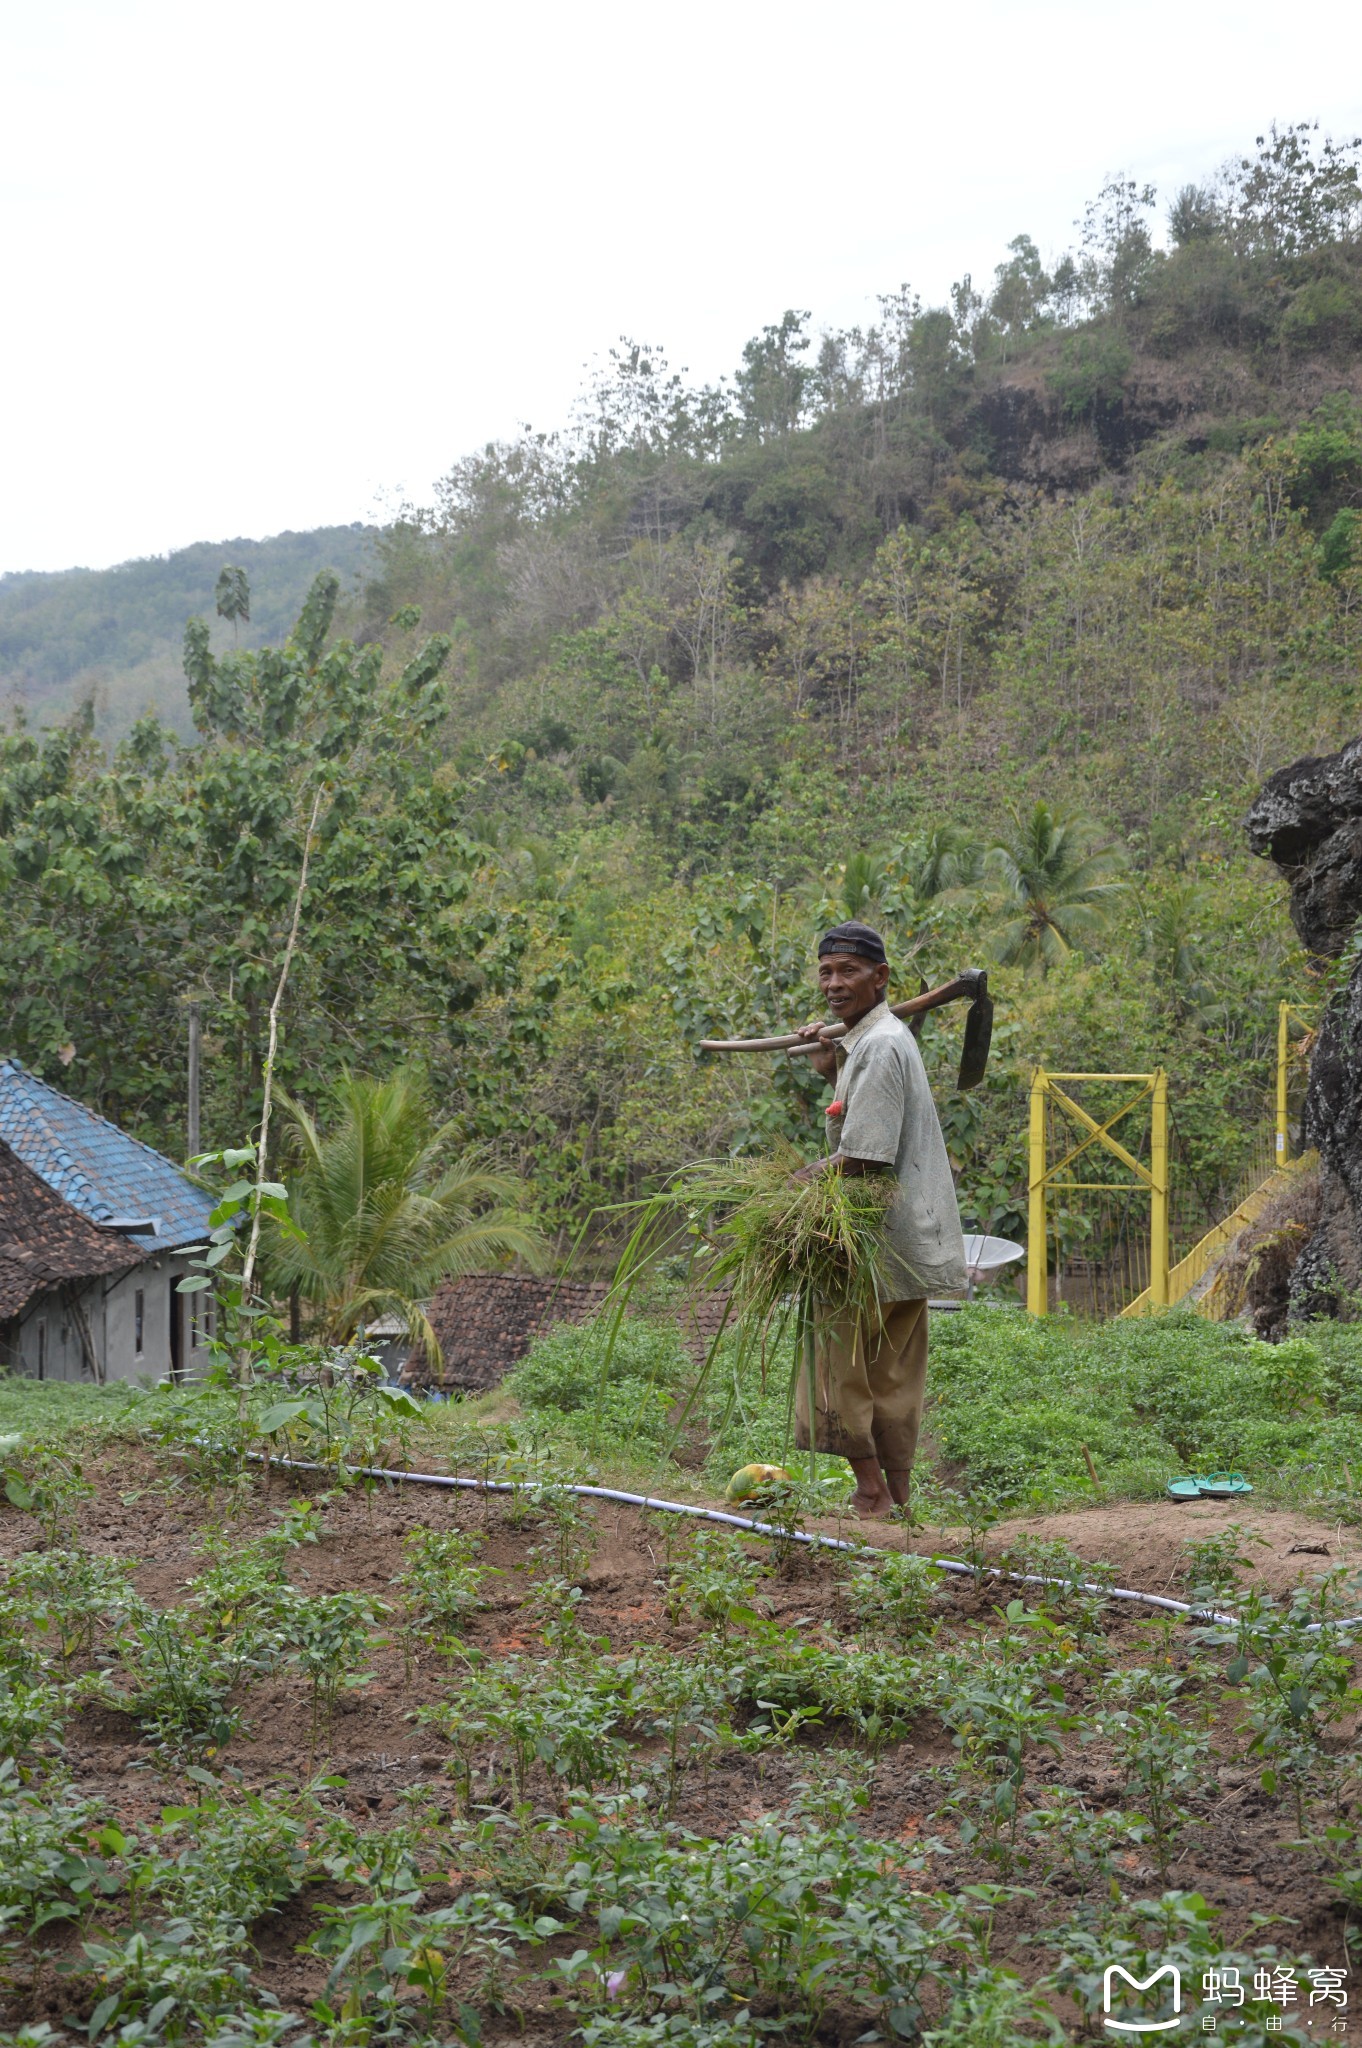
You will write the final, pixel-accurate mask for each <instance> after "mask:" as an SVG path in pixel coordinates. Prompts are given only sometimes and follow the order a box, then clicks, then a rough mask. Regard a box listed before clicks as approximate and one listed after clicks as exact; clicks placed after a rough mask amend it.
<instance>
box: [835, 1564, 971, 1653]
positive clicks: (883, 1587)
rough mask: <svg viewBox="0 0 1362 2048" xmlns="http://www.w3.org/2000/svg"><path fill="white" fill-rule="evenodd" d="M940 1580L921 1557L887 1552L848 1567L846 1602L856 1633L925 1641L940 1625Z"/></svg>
mask: <svg viewBox="0 0 1362 2048" xmlns="http://www.w3.org/2000/svg"><path fill="white" fill-rule="evenodd" d="M945 1579H946V1575H945V1573H944V1572H942V1571H938V1570H937V1568H936V1567H935V1566H934V1565H932V1564H929V1563H928V1561H927V1559H926V1558H923V1557H914V1556H913V1555H912V1554H911V1553H910V1552H906V1551H901V1550H886V1551H884V1552H883V1553H882V1554H881V1555H880V1556H879V1557H878V1558H877V1559H876V1560H875V1561H874V1562H873V1563H872V1562H869V1561H867V1562H866V1563H864V1564H857V1565H854V1566H853V1567H852V1570H851V1573H850V1576H849V1577H848V1579H847V1581H846V1585H845V1588H844V1591H845V1596H846V1603H847V1606H848V1607H849V1608H850V1609H851V1612H852V1614H853V1615H854V1616H855V1618H856V1622H857V1624H858V1626H859V1627H860V1628H862V1629H864V1630H868V1631H874V1632H876V1633H883V1634H886V1635H890V1636H893V1637H896V1638H897V1639H898V1640H899V1641H900V1642H919V1643H920V1642H924V1641H928V1640H930V1638H931V1636H932V1634H933V1632H934V1631H935V1629H936V1627H937V1625H938V1623H939V1621H940V1618H941V1611H942V1600H941V1589H942V1587H943V1585H944V1584H945Z"/></svg>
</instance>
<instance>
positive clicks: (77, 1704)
mask: <svg viewBox="0 0 1362 2048" xmlns="http://www.w3.org/2000/svg"><path fill="white" fill-rule="evenodd" d="M167 1398H170V1399H171V1400H172V1403H173V1397H167ZM142 1406H144V1407H151V1408H156V1409H157V1410H158V1412H160V1410H161V1403H160V1402H159V1401H158V1402H155V1403H153V1402H150V1401H148V1402H145V1403H143V1404H142ZM133 1412H134V1413H135V1412H136V1404H134V1411H133ZM422 1434H423V1435H424V1431H423V1432H422ZM476 1434H477V1432H476V1431H475V1430H472V1429H466V1430H464V1431H463V1432H462V1433H461V1435H460V1437H459V1439H458V1441H459V1444H460V1446H461V1452H460V1457H459V1462H460V1463H461V1464H462V1466H463V1469H464V1470H466V1471H468V1470H471V1469H472V1468H473V1466H474V1464H475V1463H476V1457H475V1454H474V1451H473V1448H472V1444H473V1439H474V1438H475V1436H476ZM486 1434H487V1438H488V1443H487V1448H486V1455H485V1458H484V1461H483V1471H484V1473H485V1472H486V1471H487V1470H488V1469H489V1468H490V1469H495V1468H496V1467H497V1461H498V1459H499V1458H500V1459H501V1461H502V1464H501V1469H507V1467H506V1464H505V1453H504V1452H498V1451H497V1450H496V1443H497V1437H496V1433H495V1432H492V1431H488V1432H487V1433H486ZM159 1436H160V1438H161V1440H160V1441H157V1439H156V1437H154V1436H151V1435H145V1434H144V1435H134V1434H133V1433H132V1431H131V1429H130V1428H129V1426H128V1425H127V1424H124V1425H122V1426H121V1429H120V1431H118V1432H112V1433H111V1432H109V1431H107V1430H106V1431H104V1432H103V1433H100V1432H97V1431H96V1430H95V1429H94V1428H93V1427H92V1426H90V1425H88V1424H87V1425H84V1426H83V1427H82V1428H81V1429H80V1430H78V1431H76V1432H73V1433H68V1434H67V1435H65V1436H63V1437H54V1438H53V1439H52V1441H51V1444H50V1446H49V1447H48V1448H46V1449H44V1448H42V1447H41V1446H39V1447H36V1448H35V1447H34V1446H33V1445H31V1444H25V1445H23V1446H20V1447H19V1448H18V1449H17V1450H16V1449H12V1450H11V1451H10V1452H9V1454H8V1465H7V1482H8V1492H7V1498H6V1502H5V1505H4V1506H3V1508H0V1551H2V1552H3V1556H4V1560H5V1563H4V1578H3V1606H2V1607H0V1667H2V1676H0V1721H2V1723H3V1734H2V1736H0V1741H2V1742H3V1749H4V1754H5V1761H4V1763H3V1766H0V1916H2V1921H3V1944H4V1946H3V1954H2V1955H0V2013H3V2019H2V2020H0V2026H3V2027H6V2028H8V2030H9V2032H8V2034H7V2035H6V2036H5V2038H6V2039H17V2040H20V2041H22V2042H23V2043H25V2044H26V2048H28V2044H34V2043H38V2042H44V2041H53V2040H70V2041H73V2042H74V2041H76V2040H86V2039H89V2040H93V2041H96V2042H101V2043H119V2044H127V2048H134V2044H136V2048H142V2044H147V2048H153V2044H159V2043H162V2042H165V2043H177V2042H181V2041H191V2042H197V2041H200V2040H203V2041H208V2042H212V2043H214V2044H217V2048H237V2044H246V2043H252V2044H254V2043H269V2042H274V2041H284V2042H286V2043H289V2044H294V2048H301V2044H302V2043H304V2042H308V2041H311V2042H316V2043H322V2042H325V2043H345V2044H367V2043H377V2042H412V2043H426V2042H430V2043H436V2042H440V2043H443V2042H457V2041H462V2042H466V2043H477V2042H492V2041H503V2040H505V2041H511V2040H516V2041H520V2040H524V2041H529V2042H535V2041H542V2042H550V2041H554V2042H557V2041H569V2040H576V2041H580V2042H584V2043H586V2044H589V2048H615V2044H619V2048H626V2044H628V2048H633V2044H642V2043H652V2042H659V2043H676V2044H680V2048H686V2044H692V2043H693V2044H697V2048H699V2044H705V2048H728V2044H746V2043H749V2042H751V2043H755V2042H759V2041H769V2042H772V2043H778V2044H784V2043H791V2044H794V2043H805V2042H823V2043H829V2044H831V2043H848V2044H849V2043H852V2042H864V2041H868V2040H876V2039H878V2040H882V2041H886V2042H892V2041H894V2040H909V2041H911V2040H914V2039H917V2038H919V2037H921V2036H924V2035H925V2037H926V2039H927V2040H928V2041H929V2042H932V2043H935V2044H962V2048H963V2044H1001V2048H1006V2044H1008V2043H1011V2042H1018V2041H1026V2040H1038V2041H1043V2040H1072V2039H1083V2038H1089V2037H1093V2038H1096V2037H1098V2036H1100V2034H1101V2032H1102V2026H1101V1986H1102V1980H1103V1973H1104V1971H1105V1969H1106V1967H1107V1966H1108V1965H1109V1964H1111V1963H1119V1964H1121V1965H1122V1966H1123V1967H1125V1968H1127V1969H1128V1970H1129V1971H1130V1972H1131V1973H1132V1974H1133V1975H1134V1976H1135V1977H1137V1978H1144V1977H1147V1976H1148V1975H1149V1974H1150V1971H1151V1970H1152V1969H1153V1968H1154V1967H1155V1966H1156V1965H1157V1964H1159V1963H1161V1962H1171V1963H1173V1964H1174V1965H1175V1966H1177V1967H1178V1968H1180V1970H1181V1972H1182V1983H1183V1986H1184V1994H1183V2005H1184V2013H1185V2015H1186V2017H1185V2019H1184V2026H1186V2027H1190V2028H1200V2023H1201V2018H1202V2017H1204V2016H1208V2015H1212V2014H1217V2013H1218V2014H1219V2015H1220V2028H1221V2031H1230V2030H1231V2029H1232V2030H1233V2031H1234V2034H1235V2038H1236V2040H1238V2041H1241V2042H1253V2041H1257V2040H1259V2039H1260V2038H1261V2039H1262V2040H1264V2041H1265V2040H1266V2039H1267V2037H1268V2035H1269V2034H1271V2035H1272V2037H1273V2038H1274V2039H1276V2038H1297V2039H1301V2040H1308V2039H1319V2038H1321V2037H1324V2036H1326V2035H1330V2033H1331V2030H1332V2031H1333V2032H1334V2033H1335V2034H1336V2032H1337V2029H1338V2027H1339V2025H1340V2024H1341V2023H1346V2020H1347V2017H1348V2010H1347V2006H1346V2004H1344V2005H1340V2003H1339V2000H1340V1998H1342V1999H1344V2000H1346V1998H1347V1996H1348V1985H1349V1981H1350V1980H1349V1978H1348V1977H1347V1975H1346V1969H1347V1964H1348V1960H1349V1958H1348V1951H1347V1947H1346V1935H1347V1927H1348V1921H1349V1914H1350V1912H1351V1911H1352V1909H1353V1908H1354V1906H1355V1905H1356V1903H1357V1902H1358V1901H1359V1900H1362V1873H1359V1868H1358V1866H1359V1864H1362V1848H1360V1847H1359V1843H1358V1838H1357V1821H1356V1818H1355V1803H1356V1801H1357V1799H1358V1797H1359V1792H1360V1791H1362V1787H1360V1786H1359V1780H1358V1774H1357V1768H1356V1761H1355V1756H1354V1750H1353V1731H1354V1725H1355V1721H1356V1714H1357V1708H1358V1706H1359V1704H1362V1694H1360V1693H1359V1692H1358V1691H1357V1690H1356V1672H1355V1668H1354V1662H1353V1657H1352V1654H1351V1649H1350V1646H1349V1639H1348V1638H1347V1637H1346V1636H1343V1637H1333V1636H1331V1635H1330V1634H1329V1633H1328V1632H1327V1631H1326V1632H1323V1633H1321V1632H1318V1631H1316V1632H1313V1633H1312V1632H1311V1624H1312V1623H1313V1622H1315V1621H1317V1620H1319V1619H1321V1618H1327V1617H1328V1616H1329V1615H1331V1614H1335V1613H1338V1612H1342V1611H1345V1610H1346V1611H1348V1612H1353V1611H1356V1609H1357V1607H1358V1605H1359V1601H1358V1598H1357V1595H1356V1592H1355V1590H1354V1589H1350V1588H1349V1587H1348V1585H1347V1584H1346V1582H1345V1579H1346V1575H1345V1574H1343V1573H1341V1572H1338V1571H1334V1572H1333V1575H1332V1576H1330V1569H1331V1559H1330V1558H1329V1557H1327V1556H1323V1555H1319V1554H1306V1555H1302V1556H1301V1557H1300V1558H1298V1559H1294V1560H1290V1562H1292V1563H1293V1564H1295V1563H1299V1564H1300V1565H1301V1567H1302V1568H1303V1569H1304V1570H1306V1571H1308V1570H1312V1569H1313V1570H1318V1571H1319V1572H1321V1573H1322V1576H1320V1577H1318V1578H1316V1579H1314V1580H1311V1579H1308V1578H1304V1577H1303V1578H1302V1582H1301V1585H1300V1588H1299V1590H1298V1591H1296V1592H1294V1593H1292V1592H1282V1591H1278V1592H1276V1593H1268V1592H1265V1591H1262V1590H1255V1581H1256V1579H1257V1576H1258V1575H1257V1573H1256V1569H1255V1548H1256V1546H1255V1543H1254V1541H1253V1539H1252V1534H1251V1532H1250V1531H1247V1530H1244V1529H1238V1528H1236V1527H1235V1526H1234V1525H1233V1524H1232V1523H1231V1521H1230V1517H1229V1514H1228V1512H1226V1513H1225V1514H1223V1515H1221V1516H1219V1517H1218V1519H1216V1520H1214V1521H1207V1520H1205V1519H1204V1518H1203V1519H1202V1520H1201V1521H1195V1522H1193V1523H1192V1524H1190V1525H1188V1535H1189V1538H1190V1542H1189V1544H1188V1547H1187V1549H1186V1551H1185V1554H1184V1562H1183V1566H1182V1569H1181V1573H1180V1583H1179V1584H1175V1585H1174V1586H1173V1587H1172V1588H1171V1590H1173V1591H1174V1592H1179V1591H1181V1592H1182V1593H1183V1595H1184V1597H1190V1598H1193V1599H1195V1600H1197V1601H1198V1602H1200V1603H1203V1604H1205V1605H1206V1606H1209V1607H1215V1608H1217V1609H1219V1610H1221V1611H1232V1612H1233V1613H1234V1615H1235V1616H1236V1617H1237V1619H1235V1620H1234V1621H1232V1622H1231V1621H1226V1622H1221V1623H1210V1622H1203V1623H1202V1624H1200V1625H1189V1624H1188V1623H1187V1622H1186V1621H1185V1620H1181V1619H1179V1618H1177V1617H1174V1616H1172V1615H1169V1614H1162V1613H1159V1612H1157V1611H1155V1610H1150V1609H1146V1610H1141V1609H1139V1608H1132V1607H1130V1606H1126V1605H1118V1604H1112V1603H1109V1602H1107V1601H1106V1600H1104V1599H1103V1598H1102V1597H1101V1595H1100V1593H1097V1592H1093V1591H1090V1590H1084V1587H1083V1585H1082V1584H1081V1583H1080V1581H1083V1580H1086V1581H1091V1580H1092V1579H1093V1577H1094V1572H1093V1569H1092V1567H1090V1566H1088V1565H1086V1564H1084V1565H1080V1563H1079V1562H1078V1560H1077V1558H1076V1557H1075V1556H1074V1554H1073V1553H1072V1552H1071V1551H1066V1549H1065V1547H1064V1546H1063V1545H1062V1544H1060V1543H1057V1542H1056V1541H1055V1540H1054V1538H1053V1536H1051V1537H1048V1538H1047V1539H1046V1540H1045V1541H1044V1542H1042V1541H1041V1540H1040V1538H1039V1537H1034V1536H1033V1537H1030V1538H1028V1537H1027V1536H1026V1534H1025V1531H1024V1527H1021V1533H1018V1529H1019V1525H1016V1524H1013V1525H1011V1531H1010V1534H1009V1535H1008V1537H1007V1539H1006V1546H1005V1547H1006V1549H1007V1553H1008V1555H1007V1561H1008V1562H1009V1563H1011V1564H1012V1565H1013V1566H1014V1567H1026V1568H1029V1569H1032V1570H1039V1571H1042V1572H1043V1573H1045V1574H1046V1575H1047V1576H1048V1578H1049V1580H1050V1583H1049V1585H1048V1586H1046V1587H1044V1588H1036V1587H1030V1588H1026V1589H1024V1593H1023V1594H1019V1591H1018V1588H1017V1586H1016V1585H1015V1584H1014V1583H1010V1582H1009V1581H1007V1580H1006V1578H1003V1577H999V1576H987V1575H985V1576H982V1577H979V1578H977V1579H976V1578H967V1577H966V1578H962V1577H946V1576H944V1575H942V1574H941V1573H940V1572H938V1571H937V1570H935V1569H934V1568H933V1567H932V1566H931V1564H930V1563H929V1562H927V1561H926V1559H925V1558H924V1557H923V1556H921V1555H917V1554H914V1551H913V1550H908V1549H906V1548H905V1547H904V1545H905V1542H906V1541H907V1540H908V1539H907V1538H906V1537H905V1533H904V1532H903V1531H893V1532H890V1533H889V1534H888V1536H887V1538H886V1539H885V1540H886V1541H887V1544H888V1546H889V1547H887V1548H885V1549H884V1550H883V1551H881V1552H879V1553H872V1554H871V1555H869V1556H867V1557H865V1558H859V1557H858V1558H848V1557H846V1556H844V1555H839V1554H837V1553H835V1552H830V1551H826V1550H824V1551H811V1550H810V1549H809V1548H807V1547H805V1546H801V1545H800V1544H798V1543H797V1542H796V1541H795V1540H794V1536H795V1533H796V1532H795V1529H794V1527H793V1525H791V1526H789V1527H787V1529H786V1531H785V1534H784V1536H783V1537H778V1539H777V1540H776V1541H774V1542H770V1541H767V1542H762V1541H757V1540H754V1539H751V1538H743V1537H741V1536H739V1535H736V1534H732V1533H728V1532H725V1531H721V1530H719V1529H717V1528H715V1527H712V1526H711V1527H706V1526H705V1525H703V1524H701V1523H697V1522H693V1521H688V1520H682V1519H680V1518H676V1517H667V1516H662V1515H657V1514H646V1513H640V1512H638V1511H636V1510H633V1509H630V1508H626V1507H622V1506H617V1505H614V1504H609V1503H599V1502H590V1501H585V1500H583V1499H581V1498H580V1497H578V1496H576V1495H574V1494H573V1493H571V1492H570V1491H568V1490H567V1489H566V1488H564V1487H562V1486H556V1485H554V1484H552V1483H549V1481H548V1479H547V1478H546V1476H545V1474H544V1473H543V1472H542V1471H541V1472H540V1473H538V1474H537V1475H531V1479H530V1482H529V1483H527V1484H526V1485H525V1486H524V1487H523V1488H522V1490H520V1491H519V1492H517V1493H515V1494H513V1495H489V1494H476V1493H465V1494H458V1495H453V1494H447V1493H437V1492H434V1491H428V1490H424V1489H422V1490H418V1489H414V1488H407V1489H385V1488H377V1489H368V1490H366V1489H365V1488H364V1487H363V1486H361V1485H359V1484H358V1483H354V1482H351V1483H342V1481H343V1475H341V1474H338V1475H337V1476H336V1477H334V1478H332V1477H328V1476H326V1475H316V1477H315V1488H314V1489H313V1490H307V1489H305V1488H304V1486H303V1484H302V1483H301V1477H302V1476H301V1475H296V1474H287V1473H282V1472H280V1471H279V1470H277V1469H275V1470H274V1471H272V1472H271V1473H269V1474H266V1473H265V1472H264V1471H262V1469H261V1467H260V1466H259V1465H257V1464H248V1463H246V1462H244V1461H243V1460H242V1459H241V1458H240V1457H239V1456H238V1457H235V1458H234V1457H231V1456H229V1455H226V1454H225V1453H224V1449H223V1443H222V1442H221V1441H213V1440H211V1439H207V1438H205V1437H204V1436H203V1434H202V1431H201V1430H200V1429H198V1428H197V1426H196V1429H195V1430H194V1431H193V1432H191V1431H188V1430H183V1429H182V1430H181V1431H180V1435H179V1441H178V1442H177V1441H175V1436H174V1432H173V1431H168V1430H167V1429H165V1428H164V1427H162V1428H161V1430H160V1431H159ZM426 1449H427V1451H429V1449H430V1446H429V1445H427V1446H426ZM1171 1512H1173V1513H1176V1510H1173V1511H1171ZM1205 1512H1206V1513H1209V1512H1210V1511H1209V1510H1207V1511H1205ZM936 1540H938V1541H939V1539H936ZM911 1541H912V1543H913V1545H914V1547H915V1550H917V1551H920V1550H923V1549H925V1548H929V1547H931V1544H932V1541H933V1537H932V1534H931V1532H928V1531H922V1530H916V1531H914V1532H913V1533H912V1537H911ZM951 1541H952V1543H953V1544H955V1545H956V1546H960V1545H966V1546H967V1545H968V1544H969V1543H970V1542H975V1543H976V1545H977V1546H978V1549H977V1554H978V1555H979V1556H980V1557H982V1556H983V1554H984V1550H983V1545H984V1543H985V1539H984V1538H983V1537H982V1536H981V1535H979V1534H978V1532H976V1534H975V1536H974V1537H970V1536H968V1535H964V1534H962V1533H961V1532H959V1531H958V1530H957V1531H956V1532H954V1534H953V1536H952V1538H951ZM997 1549H998V1544H997V1543H996V1542H995V1544H994V1553H995V1554H996V1552H997ZM957 1554H958V1549H957ZM1097 1577H1098V1578H1099V1579H1100V1577H1101V1573H1100V1570H1099V1571H1098V1573H1097ZM1236 1973H1237V1974H1236ZM1235 1987H1238V1989H1239V1990H1240V1991H1241V1992H1242V1993H1243V1998H1242V2002H1237V2001H1236V1999H1235V1997H1234V1996H1233V1992H1234V1989H1235ZM1161 1988H1162V1987H1161ZM1157 1996H1158V1990H1157V1989H1156V1990H1155V1991H1152V1992H1150V1993H1148V1994H1145V1997H1146V1999H1147V2001H1154V2000H1155V1999H1156V1998H1157ZM1139 2003H1140V1996H1139V1995H1135V2004H1136V2006H1138V2005H1139ZM1150 2009H1151V2010H1152V2004H1151V2006H1150Z"/></svg>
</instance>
